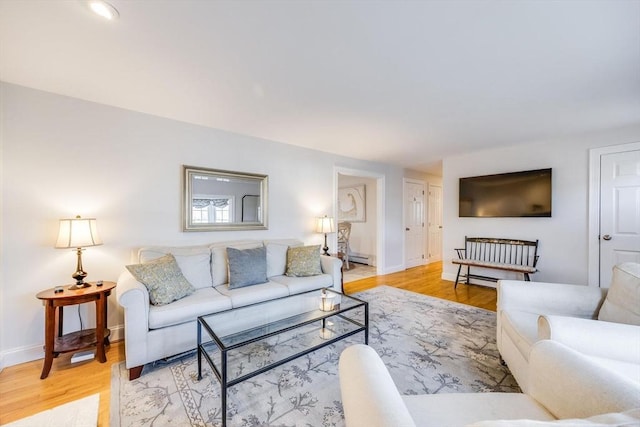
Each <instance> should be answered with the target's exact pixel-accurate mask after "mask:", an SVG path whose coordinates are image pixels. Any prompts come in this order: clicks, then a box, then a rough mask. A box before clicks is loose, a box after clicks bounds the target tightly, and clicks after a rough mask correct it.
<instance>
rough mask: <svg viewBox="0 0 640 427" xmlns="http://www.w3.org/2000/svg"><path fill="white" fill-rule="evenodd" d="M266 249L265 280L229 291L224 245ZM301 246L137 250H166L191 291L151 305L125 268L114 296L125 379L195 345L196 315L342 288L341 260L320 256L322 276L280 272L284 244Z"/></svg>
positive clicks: (144, 252) (142, 253)
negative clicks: (119, 316)
mask: <svg viewBox="0 0 640 427" xmlns="http://www.w3.org/2000/svg"><path fill="white" fill-rule="evenodd" d="M263 245H264V246H265V247H266V253H267V255H266V257H267V277H268V281H267V282H266V283H263V284H257V285H252V286H247V287H241V288H236V289H229V287H228V285H227V283H228V259H227V252H226V248H227V247H233V248H236V249H251V248H256V247H260V246H263ZM289 246H302V242H300V241H298V240H295V239H279V240H265V241H261V240H251V241H250V240H245V241H233V242H218V243H214V244H211V245H202V246H190V247H170V246H164V247H148V248H142V249H140V250H139V251H138V262H139V263H144V262H147V261H150V260H153V259H156V258H160V257H162V256H164V255H166V254H169V253H170V254H172V255H173V256H174V257H175V259H176V261H177V264H178V266H179V267H180V270H181V271H182V274H183V275H184V277H185V278H186V279H187V280H188V281H189V282H190V283H191V284H192V285H193V286H194V287H195V288H196V291H195V292H194V293H193V294H191V295H189V296H187V297H185V298H182V299H180V300H178V301H174V302H172V303H170V304H166V305H155V306H154V305H151V304H150V303H149V292H148V291H147V288H146V287H145V285H143V284H142V283H140V282H138V281H137V280H136V279H135V278H134V276H133V275H132V274H131V273H130V272H129V271H128V270H125V271H123V272H122V274H121V275H120V277H119V278H118V286H117V287H116V296H117V300H118V303H119V304H120V305H121V306H122V307H123V309H124V327H125V334H124V336H125V356H126V367H127V368H128V369H129V379H135V378H138V377H139V376H140V374H141V373H142V368H143V366H144V364H146V363H150V362H154V361H156V360H159V359H162V358H166V357H169V356H173V355H176V354H179V353H183V352H185V351H188V350H191V349H194V348H196V345H197V343H196V319H197V317H198V316H201V315H205V314H209V313H214V312H219V311H223V310H229V309H233V308H236V307H241V306H246V305H250V304H255V303H258V302H261V301H266V300H270V299H276V298H281V297H286V296H288V295H294V294H299V293H303V292H307V291H313V290H315V289H320V288H333V289H334V290H336V291H339V292H342V262H341V261H340V260H339V259H338V258H334V257H328V256H321V257H320V262H321V268H322V272H323V274H320V275H316V276H310V277H288V276H285V275H284V273H285V268H286V256H287V248H288V247H289Z"/></svg>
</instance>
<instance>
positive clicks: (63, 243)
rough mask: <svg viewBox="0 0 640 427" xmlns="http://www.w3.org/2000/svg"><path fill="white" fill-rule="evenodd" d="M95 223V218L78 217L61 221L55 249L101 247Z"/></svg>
mask: <svg viewBox="0 0 640 427" xmlns="http://www.w3.org/2000/svg"><path fill="white" fill-rule="evenodd" d="M96 222H97V221H96V219H95V218H80V216H77V217H75V218H68V219H61V220H60V231H59V232H58V241H57V242H56V248H61V249H62V248H84V247H86V246H98V245H101V244H102V239H100V236H99V235H98V227H97V224H96Z"/></svg>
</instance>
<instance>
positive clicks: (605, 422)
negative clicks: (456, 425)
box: [467, 409, 640, 427]
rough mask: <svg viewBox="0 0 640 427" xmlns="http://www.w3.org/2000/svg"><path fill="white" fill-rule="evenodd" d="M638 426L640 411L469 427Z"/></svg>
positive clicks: (501, 421) (495, 422)
mask: <svg viewBox="0 0 640 427" xmlns="http://www.w3.org/2000/svg"><path fill="white" fill-rule="evenodd" d="M638 425H640V409H632V410H630V411H626V412H612V413H608V414H600V415H595V416H593V417H589V418H571V419H564V420H555V421H534V420H487V421H481V422H479V423H473V424H470V425H468V426H467V427H512V426H513V427H546V426H549V427H562V426H565V427H571V426H588V427H612V426H617V427H632V426H638Z"/></svg>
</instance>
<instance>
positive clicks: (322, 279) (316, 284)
mask: <svg viewBox="0 0 640 427" xmlns="http://www.w3.org/2000/svg"><path fill="white" fill-rule="evenodd" d="M269 280H271V281H272V282H276V283H280V284H283V285H285V286H286V287H287V288H288V289H289V295H295V294H301V293H303V292H308V291H313V290H314V289H321V288H326V287H330V286H332V285H333V280H332V278H331V275H329V274H318V275H317V276H309V277H289V276H284V275H281V276H274V277H271V278H270V279H269Z"/></svg>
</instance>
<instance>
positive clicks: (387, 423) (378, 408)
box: [338, 344, 415, 427]
mask: <svg viewBox="0 0 640 427" xmlns="http://www.w3.org/2000/svg"><path fill="white" fill-rule="evenodd" d="M338 369H339V375H338V376H339V378H340V393H341V394H342V404H343V407H344V418H345V422H346V424H347V425H348V426H349V427H415V423H414V421H413V418H412V417H411V414H410V413H409V410H408V409H407V406H406V405H405V403H404V401H403V400H402V396H401V395H400V393H399V392H398V389H397V388H396V385H395V383H394V382H393V379H392V378H391V375H389V371H388V370H387V368H386V366H384V363H383V362H382V360H381V359H380V356H378V354H377V353H376V352H375V350H374V349H372V348H371V347H369V346H366V345H364V344H355V345H352V346H350V347H347V348H346V349H345V350H344V351H343V352H342V354H341V355H340V362H339V365H338Z"/></svg>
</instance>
